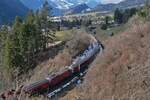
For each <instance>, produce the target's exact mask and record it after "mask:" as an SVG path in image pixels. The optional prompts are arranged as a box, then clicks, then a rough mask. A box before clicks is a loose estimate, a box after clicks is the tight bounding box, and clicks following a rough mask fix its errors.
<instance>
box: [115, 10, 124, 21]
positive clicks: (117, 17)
mask: <svg viewBox="0 0 150 100" xmlns="http://www.w3.org/2000/svg"><path fill="white" fill-rule="evenodd" d="M114 21H115V22H116V23H118V24H121V23H122V22H123V15H122V13H121V11H120V10H119V9H118V8H117V9H116V10H115V13H114Z"/></svg>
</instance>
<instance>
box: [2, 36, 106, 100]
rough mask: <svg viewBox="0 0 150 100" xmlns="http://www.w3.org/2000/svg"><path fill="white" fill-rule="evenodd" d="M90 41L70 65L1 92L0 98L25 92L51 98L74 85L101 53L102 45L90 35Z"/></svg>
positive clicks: (29, 94)
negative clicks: (18, 89)
mask: <svg viewBox="0 0 150 100" xmlns="http://www.w3.org/2000/svg"><path fill="white" fill-rule="evenodd" d="M91 39H92V41H91V43H90V45H89V46H88V47H87V49H86V50H85V51H84V52H83V53H82V54H80V55H79V56H77V57H76V59H74V60H73V62H72V64H71V65H70V66H66V67H65V69H63V70H61V71H59V72H57V73H55V74H53V75H50V76H48V77H46V78H44V79H43V80H41V81H38V82H35V83H32V84H28V85H24V86H22V87H21V89H20V91H17V92H16V91H15V90H11V91H7V92H4V93H2V94H1V98H3V99H4V100H5V98H6V97H7V96H9V95H12V96H14V95H15V96H17V95H20V96H21V95H22V93H23V94H27V95H28V96H34V95H44V96H46V97H48V98H52V97H53V96H55V95H56V94H58V93H60V92H62V91H64V90H65V89H66V88H67V87H69V86H71V85H76V84H78V83H80V82H81V78H82V77H83V76H84V75H85V73H86V72H87V70H88V67H89V65H90V64H91V62H92V61H93V60H94V59H95V57H96V55H97V54H98V53H99V52H100V53H102V51H103V49H104V47H103V45H102V44H101V43H100V42H99V41H98V40H97V39H96V38H95V37H94V36H92V35H91Z"/></svg>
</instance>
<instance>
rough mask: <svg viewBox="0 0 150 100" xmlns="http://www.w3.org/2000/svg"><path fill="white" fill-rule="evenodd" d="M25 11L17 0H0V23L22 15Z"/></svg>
mask: <svg viewBox="0 0 150 100" xmlns="http://www.w3.org/2000/svg"><path fill="white" fill-rule="evenodd" d="M27 11H28V8H26V7H25V6H24V5H23V4H22V3H21V2H20V1H19V0H0V24H3V23H9V22H12V20H13V19H14V18H15V16H24V15H25V14H26V13H27Z"/></svg>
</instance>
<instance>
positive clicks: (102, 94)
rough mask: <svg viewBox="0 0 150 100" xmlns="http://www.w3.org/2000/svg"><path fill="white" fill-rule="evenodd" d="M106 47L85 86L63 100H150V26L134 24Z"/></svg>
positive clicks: (86, 78) (76, 89)
mask: <svg viewBox="0 0 150 100" xmlns="http://www.w3.org/2000/svg"><path fill="white" fill-rule="evenodd" d="M123 30H124V29H123ZM103 43H104V45H105V47H106V49H105V51H104V52H103V55H98V57H97V58H96V60H95V61H94V62H93V64H92V65H91V66H92V67H91V68H90V69H89V72H88V74H87V75H86V77H85V81H84V84H83V85H81V86H78V87H77V88H75V89H73V90H72V91H70V92H69V93H68V95H66V96H65V97H63V98H61V99H62V100H70V98H71V100H77V99H80V100H112V99H113V100H149V98H150V91H149V90H150V78H149V76H150V67H149V64H150V45H149V43H150V23H146V24H144V23H137V22H135V23H132V25H131V27H130V28H128V30H125V32H122V33H121V34H118V35H116V36H114V37H112V38H107V39H106V40H105V41H103Z"/></svg>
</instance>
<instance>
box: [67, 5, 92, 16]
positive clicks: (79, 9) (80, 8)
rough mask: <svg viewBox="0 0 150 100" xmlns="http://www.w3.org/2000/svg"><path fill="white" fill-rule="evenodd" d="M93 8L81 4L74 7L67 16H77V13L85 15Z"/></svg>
mask: <svg viewBox="0 0 150 100" xmlns="http://www.w3.org/2000/svg"><path fill="white" fill-rule="evenodd" d="M90 9H91V8H90V7H88V6H87V5H86V4H80V5H78V6H76V7H73V8H71V9H69V10H68V11H67V12H66V13H65V14H76V13H84V12H86V11H88V10H90Z"/></svg>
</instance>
